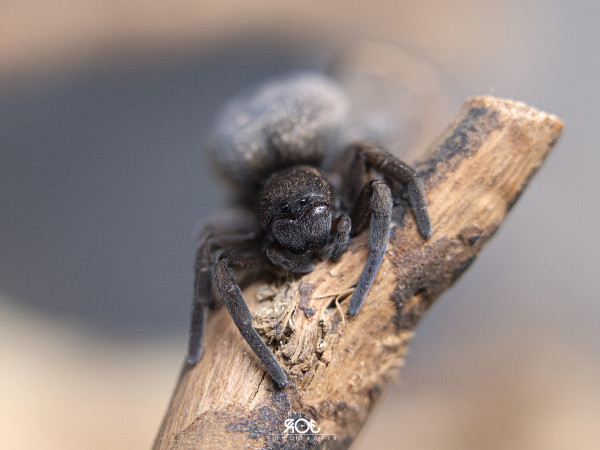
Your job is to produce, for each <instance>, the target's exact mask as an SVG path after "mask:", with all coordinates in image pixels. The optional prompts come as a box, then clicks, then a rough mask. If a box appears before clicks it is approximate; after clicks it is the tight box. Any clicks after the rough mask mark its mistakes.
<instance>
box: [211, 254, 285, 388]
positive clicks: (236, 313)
mask: <svg viewBox="0 0 600 450" xmlns="http://www.w3.org/2000/svg"><path fill="white" fill-rule="evenodd" d="M261 258H262V259H263V260H264V256H263V253H262V252H261V251H260V250H250V251H248V250H247V251H243V250H228V251H225V252H223V253H222V254H221V255H220V256H219V257H218V259H217V264H216V265H215V283H216V286H217V289H218V290H219V292H220V293H221V297H222V298H223V301H224V302H225V305H226V306H227V310H228V311H229V314H230V315H231V317H232V318H233V321H234V322H235V324H236V326H237V327H238V329H239V330H240V333H241V334H242V336H243V337H244V339H245V340H246V342H248V345H249V346H250V348H251V349H252V351H253V352H254V353H255V354H256V356H258V359H260V362H261V363H262V364H263V365H264V367H265V369H267V372H268V373H269V375H270V376H271V378H272V379H273V381H274V382H275V384H276V385H277V387H279V388H283V387H284V386H285V385H286V384H287V376H286V374H285V372H284V370H283V369H282V368H281V366H280V365H279V363H278V362H277V360H276V359H275V356H274V355H273V353H272V352H271V350H269V347H267V346H266V345H265V343H264V342H263V341H262V339H261V338H260V336H259V335H258V333H257V332H256V330H255V329H254V327H253V326H252V314H251V313H250V310H249V309H248V305H247V304H246V300H245V299H244V296H243V295H242V291H241V290H240V288H239V286H238V284H237V282H236V280H235V276H234V272H233V269H235V268H245V267H249V266H251V265H255V264H257V263H258V262H260V260H261Z"/></svg>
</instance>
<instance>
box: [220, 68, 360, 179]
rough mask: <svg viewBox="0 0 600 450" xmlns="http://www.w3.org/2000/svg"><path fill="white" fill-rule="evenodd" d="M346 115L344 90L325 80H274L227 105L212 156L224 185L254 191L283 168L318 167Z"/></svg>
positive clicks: (305, 75)
mask: <svg viewBox="0 0 600 450" xmlns="http://www.w3.org/2000/svg"><path fill="white" fill-rule="evenodd" d="M347 112H348V105H347V102H346V98H345V96H344V93H343V91H342V90H341V88H340V87H339V86H338V85H337V84H336V83H335V81H333V80H331V79H329V78H327V77H326V76H324V75H321V74H318V73H311V72H301V73H296V74H293V75H291V76H290V75H288V76H287V77H284V78H278V79H273V80H270V81H267V82H266V83H264V84H262V85H260V86H258V87H257V88H255V89H253V90H250V91H246V92H243V93H242V94H241V95H239V96H238V97H235V98H234V99H233V100H232V101H231V102H229V103H228V104H227V105H225V107H224V109H223V110H222V112H221V114H220V116H219V118H218V120H217V123H216V127H215V131H214V135H213V137H212V140H211V143H210V145H209V152H210V156H211V158H212V160H213V162H214V163H215V165H216V167H217V169H218V170H219V172H220V173H221V174H222V175H223V177H225V178H226V179H227V180H229V181H231V182H233V183H235V184H237V185H238V186H240V187H256V186H257V185H258V183H259V181H260V180H261V179H264V178H266V177H268V176H269V175H270V174H271V173H273V172H274V171H277V170H279V169H281V168H284V167H288V166H292V165H297V164H309V165H313V166H318V165H320V164H321V162H322V161H323V160H324V159H325V158H326V156H327V154H328V152H329V151H330V146H331V145H330V142H331V141H332V139H334V138H336V134H337V133H338V130H339V128H340V127H341V125H342V124H343V122H344V120H345V117H346V115H347Z"/></svg>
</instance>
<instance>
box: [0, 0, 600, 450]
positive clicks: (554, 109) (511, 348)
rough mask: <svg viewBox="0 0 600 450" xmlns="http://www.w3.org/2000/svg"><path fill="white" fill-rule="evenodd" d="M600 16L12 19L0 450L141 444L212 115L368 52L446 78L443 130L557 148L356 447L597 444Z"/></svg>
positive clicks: (179, 296)
mask: <svg viewBox="0 0 600 450" xmlns="http://www.w3.org/2000/svg"><path fill="white" fill-rule="evenodd" d="M598 17H600V4H599V3H598V2H593V1H585V2H576V3H565V2H559V1H550V2H537V1H533V0H528V1H519V2H516V1H504V2H476V1H474V0H463V1H458V2H452V3H449V2H448V3H447V2H436V1H419V2H416V1H412V0H408V1H404V2H386V1H381V2H371V3H368V4H367V3H366V2H341V1H331V2H327V3H326V4H323V2H311V1H308V2H306V1H303V2H299V1H298V2H296V1H292V2H285V3H280V2H275V1H273V0H260V1H254V2H242V1H229V2H213V1H207V2H203V3H202V4H201V5H200V4H199V3H196V2H190V1H184V0H178V1H174V2H168V3H167V2H165V3H152V4H149V3H147V2H142V1H140V0H127V1H124V2H123V1H121V2H117V1H115V0H104V1H101V0H87V1H84V2H75V1H74V0H58V1H56V2H53V3H52V6H50V5H47V4H46V3H45V2H41V1H34V2H30V3H28V4H24V3H20V2H4V3H1V4H0V29H1V30H3V38H2V39H1V40H0V214H1V215H0V355H2V359H3V364H2V370H1V371H0V397H1V398H2V399H3V400H2V402H0V423H2V424H3V425H2V428H3V429H4V430H5V431H4V432H3V433H2V436H1V437H0V447H2V448H52V449H54V448H56V449H65V448H74V449H75V448H78V449H79V448H148V447H149V446H150V445H151V443H152V441H153V438H154V436H155V433H156V431H157V429H158V426H159V424H160V421H161V419H162V415H163V413H164V410H165V408H166V404H167V402H168V399H169V396H170V393H171V391H172V389H173V387H174V385H175V382H176V379H177V375H178V372H179V370H180V367H181V364H182V361H183V356H184V354H185V347H186V333H187V327H188V322H189V311H190V306H191V283H192V270H191V268H192V256H193V255H192V250H193V232H194V230H195V229H196V227H197V224H198V223H199V222H200V221H201V220H202V219H203V218H206V217H207V216H208V215H210V213H211V212H213V211H215V210H217V209H219V208H222V207H224V206H226V205H227V195H226V192H225V190H224V189H222V188H221V186H220V185H219V184H218V183H217V182H216V181H215V180H214V179H213V177H212V174H211V173H210V169H208V168H207V166H206V161H205V160H204V157H203V154H202V142H203V140H204V138H205V136H206V133H207V130H208V129H209V127H210V124H211V120H212V117H213V114H214V112H215V110H216V109H217V108H218V107H219V105H220V104H221V103H222V102H223V101H224V100H226V99H227V98H228V97H229V96H230V95H231V93H232V92H235V91H236V90H238V89H239V88H241V87H243V86H246V85H248V84H251V83H254V82H256V81H258V80H261V79H263V78H264V77H266V76H269V75H273V74H275V73H278V72H281V71H286V70H290V69H294V68H317V69H319V68H323V67H324V65H325V64H326V61H327V58H328V57H329V56H330V55H331V53H332V52H333V51H334V50H335V48H336V47H338V46H339V45H341V44H343V43H346V42H348V41H349V40H355V39H378V40H383V41H386V42H391V43H394V44H397V45H400V46H402V47H404V48H406V49H408V50H409V51H411V52H413V53H415V54H419V55H420V56H422V57H423V58H425V59H426V60H428V61H429V62H431V63H432V64H434V65H435V66H436V67H437V68H438V69H439V72H440V73H441V74H442V77H443V80H444V83H445V85H446V86H447V89H448V92H449V96H450V110H451V112H452V114H453V113H454V111H455V110H457V109H458V107H459V106H460V104H461V102H462V99H463V98H464V97H466V96H471V95H482V94H492V95H496V96H500V97H507V98H512V99H517V100H522V101H524V102H526V103H528V104H531V105H533V106H536V107H538V108H540V109H543V110H546V111H548V112H551V113H555V114H557V115H558V116H559V117H561V118H562V119H563V120H564V121H565V122H566V130H565V133H564V134H563V137H562V139H561V141H560V142H559V143H558V145H557V146H556V147H555V149H554V151H553V152H552V154H551V155H550V157H549V159H548V160H547V161H546V163H545V165H544V166H543V168H542V170H541V171H540V172H539V173H538V175H537V176H536V177H535V178H534V179H533V181H532V183H531V184H530V186H529V188H528V189H527V190H526V192H525V193H524V195H523V196H522V197H521V199H520V200H519V202H518V203H517V205H516V206H515V208H513V210H512V211H511V214H510V215H509V218H508V220H507V221H506V222H505V224H504V225H503V226H502V228H501V229H500V230H499V232H498V233H497V234H496V235H495V237H494V239H493V240H492V241H491V242H490V243H489V244H488V246H487V247H486V248H485V249H484V251H483V252H482V254H481V255H480V256H479V258H478V261H477V263H476V264H474V265H473V266H472V268H470V269H469V271H468V272H467V273H466V274H465V275H464V276H463V277H462V278H461V280H460V281H459V282H458V283H457V284H456V285H455V287H454V288H453V289H452V290H451V291H450V292H448V293H446V294H445V295H444V296H443V297H442V298H441V299H440V300H439V301H438V303H436V304H435V306H434V307H433V308H432V310H431V311H430V312H429V313H428V314H427V315H426V316H425V318H424V320H423V321H422V323H421V324H420V325H419V328H418V330H417V335H416V337H415V339H414V341H413V344H412V346H411V352H410V354H409V356H408V359H407V365H406V367H405V368H403V370H402V380H401V381H400V382H399V383H397V384H396V385H395V386H394V387H393V388H392V389H391V390H390V391H389V392H388V393H387V395H384V398H383V400H382V401H381V402H380V404H379V405H378V406H377V408H376V410H375V411H374V413H373V414H372V416H371V417H370V420H369V422H368V424H367V426H366V427H365V430H364V432H363V434H362V435H361V436H360V438H359V439H358V440H357V442H356V444H355V448H375V447H377V448H410V449H413V448H419V449H429V448H431V449H440V448H457V449H458V448H461V449H464V448H489V449H495V448H498V449H501V448H510V449H515V448H523V449H529V448H546V449H549V448H556V449H562V448H567V447H568V448H579V449H581V448H590V449H592V448H597V446H598V445H599V443H600V427H598V423H600V386H599V383H598V381H597V380H598V379H599V377H600V360H599V358H598V355H599V353H600V336H599V327H598V315H599V313H600V303H599V302H598V298H599V295H598V294H599V291H600V289H599V288H598V284H599V283H598V281H597V280H596V279H595V274H596V272H597V269H598V266H599V264H598V262H597V261H596V259H597V255H598V250H600V248H599V245H598V244H599V239H598V235H597V234H596V233H595V232H594V226H595V224H596V223H598V221H599V220H600V214H599V209H598V206H597V190H598V182H597V180H596V172H597V167H598V166H599V165H600V164H599V163H600V153H599V152H597V151H596V136H595V134H594V130H595V129H596V128H597V123H596V122H597V118H598V114H597V105H598V104H599V102H600V94H599V90H598V85H597V84H598V78H599V75H600V58H598V50H599V44H600V26H599V23H598ZM434 138H435V136H431V140H433V139H434ZM595 280H596V281H595Z"/></svg>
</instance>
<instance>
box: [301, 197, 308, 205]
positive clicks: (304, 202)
mask: <svg viewBox="0 0 600 450" xmlns="http://www.w3.org/2000/svg"><path fill="white" fill-rule="evenodd" d="M306 202H308V199H306V198H301V199H300V205H302V206H304V205H306Z"/></svg>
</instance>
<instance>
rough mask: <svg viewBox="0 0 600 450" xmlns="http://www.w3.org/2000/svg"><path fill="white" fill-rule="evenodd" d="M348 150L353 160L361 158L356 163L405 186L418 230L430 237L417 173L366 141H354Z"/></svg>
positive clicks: (425, 201)
mask: <svg viewBox="0 0 600 450" xmlns="http://www.w3.org/2000/svg"><path fill="white" fill-rule="evenodd" d="M349 151H350V152H351V153H354V155H355V158H356V159H355V161H360V160H362V161H361V162H360V163H358V162H357V164H358V165H360V166H365V165H368V166H367V167H373V168H374V169H375V170H377V171H379V172H381V173H382V174H383V175H384V177H385V178H386V179H387V180H394V181H395V182H397V183H400V184H403V185H405V186H406V189H407V195H408V201H409V203H410V205H411V206H412V210H413V212H414V214H415V218H416V219H417V227H418V228H419V232H420V233H421V235H422V236H423V237H425V238H428V237H430V236H431V235H432V234H433V228H432V226H431V219H430V217H429V213H428V211H427V199H426V197H425V190H424V188H423V182H422V181H421V179H420V178H419V177H418V175H417V173H416V172H415V171H414V170H413V169H412V168H411V167H410V166H409V165H408V164H405V163H404V162H402V161H400V160H399V159H398V158H396V157H395V156H393V155H392V154H390V153H388V152H386V151H385V150H383V149H381V148H379V147H377V146H375V145H373V144H370V143H368V142H358V143H355V144H353V145H352V146H351V147H350V148H349ZM353 165H355V164H353ZM354 170H356V169H354Z"/></svg>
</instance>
